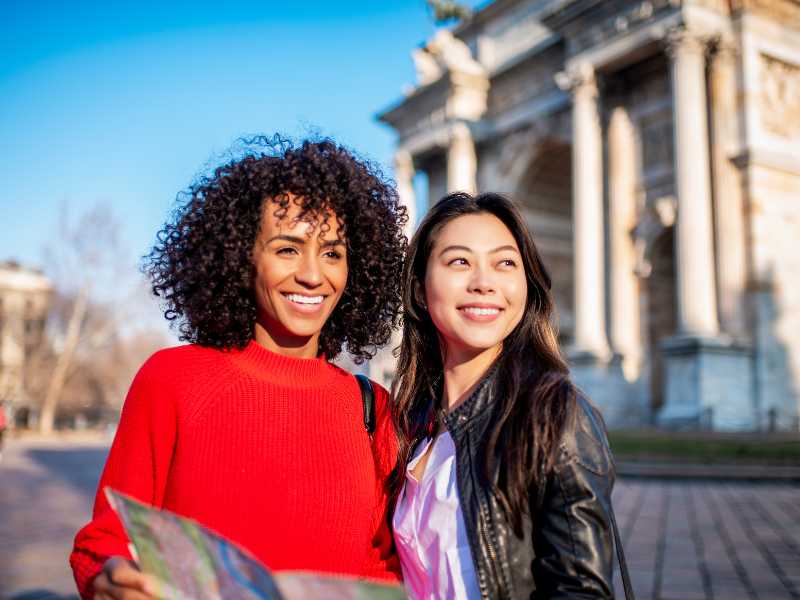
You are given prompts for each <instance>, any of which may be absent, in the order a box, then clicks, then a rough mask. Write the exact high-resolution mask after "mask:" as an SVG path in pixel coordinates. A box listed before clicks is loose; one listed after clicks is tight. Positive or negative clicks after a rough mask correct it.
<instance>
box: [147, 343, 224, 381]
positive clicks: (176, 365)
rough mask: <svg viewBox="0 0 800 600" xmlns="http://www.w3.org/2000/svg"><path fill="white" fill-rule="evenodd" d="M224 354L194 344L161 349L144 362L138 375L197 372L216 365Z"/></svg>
mask: <svg viewBox="0 0 800 600" xmlns="http://www.w3.org/2000/svg"><path fill="white" fill-rule="evenodd" d="M223 356H224V352H222V351H221V350H217V349H215V348H207V347H205V346H198V345H196V344H184V345H181V346H172V347H170V348H162V349H161V350H158V351H157V352H154V353H153V354H151V355H150V357H149V358H148V359H147V360H146V361H144V364H142V366H141V368H140V369H139V373H140V374H141V375H145V376H153V375H158V374H169V373H174V372H177V371H183V370H186V369H189V370H192V369H195V370H199V369H203V368H205V367H207V366H208V365H209V364H210V363H218V362H220V361H221V360H222V359H223Z"/></svg>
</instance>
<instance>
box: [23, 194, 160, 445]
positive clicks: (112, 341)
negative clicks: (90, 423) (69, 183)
mask: <svg viewBox="0 0 800 600" xmlns="http://www.w3.org/2000/svg"><path fill="white" fill-rule="evenodd" d="M129 256H130V253H129V252H126V249H125V248H124V246H123V244H122V243H121V241H120V237H119V221H118V220H117V218H116V217H115V216H114V215H113V213H112V211H111V209H110V208H109V207H108V206H107V205H98V206H96V207H94V208H92V209H90V210H88V211H87V212H85V213H84V214H82V215H80V216H79V217H78V218H77V219H74V220H73V219H72V218H71V217H70V214H69V212H68V210H66V209H64V210H62V214H61V217H60V219H59V225H58V232H57V234H56V235H55V236H54V237H53V238H52V240H51V242H50V244H48V247H47V248H46V270H47V272H48V274H49V275H50V278H51V279H52V281H53V283H54V285H55V288H56V293H55V298H54V303H53V309H52V310H51V313H50V317H49V319H48V324H47V328H46V334H45V338H46V339H45V343H42V344H41V345H40V346H39V348H38V350H37V352H36V353H35V354H34V356H33V357H32V360H31V363H30V368H29V369H28V377H27V379H28V381H27V387H28V391H29V394H30V395H31V396H32V397H34V398H41V409H40V412H39V430H40V431H41V432H42V433H50V432H51V431H52V430H53V428H54V426H55V423H56V416H57V413H59V412H66V413H68V414H70V415H72V416H73V417H75V416H79V415H80V416H83V417H85V416H86V415H87V414H88V415H89V416H92V415H94V416H95V417H96V418H98V419H100V418H102V414H101V413H102V411H103V410H104V409H108V408H111V407H115V406H118V405H119V404H120V403H121V402H122V399H123V397H124V392H125V389H126V388H127V386H128V384H129V383H130V380H131V378H132V375H133V372H134V371H135V369H136V368H137V367H138V365H140V364H141V363H142V362H143V361H144V359H145V358H146V357H147V355H149V354H150V353H152V351H153V350H154V349H156V348H158V347H160V346H163V345H164V344H165V342H166V341H167V337H166V334H165V333H164V332H165V330H164V332H162V331H161V330H159V328H158V327H157V326H156V325H155V323H154V319H153V318H152V316H153V315H155V305H154V303H152V302H148V301H145V300H144V298H145V296H146V295H147V290H146V287H145V286H144V282H143V281H142V280H141V278H140V277H138V271H137V269H136V266H135V265H134V264H131V263H132V261H131V260H130V259H129ZM148 312H149V315H148Z"/></svg>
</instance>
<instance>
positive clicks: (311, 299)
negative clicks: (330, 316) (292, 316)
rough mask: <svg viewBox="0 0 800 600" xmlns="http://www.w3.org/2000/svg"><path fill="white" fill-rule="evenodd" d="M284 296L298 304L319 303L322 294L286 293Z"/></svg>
mask: <svg viewBox="0 0 800 600" xmlns="http://www.w3.org/2000/svg"><path fill="white" fill-rule="evenodd" d="M286 297H287V298H288V299H289V300H291V301H292V302H297V303H298V304H319V303H320V302H322V296H303V295H301V294H286Z"/></svg>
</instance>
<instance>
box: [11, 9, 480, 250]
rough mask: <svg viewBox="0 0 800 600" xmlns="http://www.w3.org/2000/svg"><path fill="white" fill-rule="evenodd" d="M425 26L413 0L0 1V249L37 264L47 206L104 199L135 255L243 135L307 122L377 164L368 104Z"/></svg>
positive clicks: (378, 137)
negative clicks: (180, 195) (179, 196)
mask: <svg viewBox="0 0 800 600" xmlns="http://www.w3.org/2000/svg"><path fill="white" fill-rule="evenodd" d="M471 4H475V3H474V2H473V3H471ZM433 31H434V26H433V23H432V21H431V19H430V17H429V14H428V12H427V9H426V7H425V3H424V1H423V0H380V1H362V2H347V1H341V2H331V1H329V0H328V1H322V0H320V1H306V2H270V1H267V0H263V1H261V2H230V3H218V2H203V1H199V0H198V1H194V2H151V1H149V0H148V1H138V2H84V1H80V0H72V1H70V2H64V1H63V0H53V1H37V0H31V1H30V2H14V1H7V2H2V3H0V144H2V160H0V181H2V185H1V186H0V260H3V259H7V258H16V259H18V260H20V261H22V262H23V263H25V264H30V265H32V266H37V265H41V264H42V260H43V259H42V247H43V246H44V244H45V243H46V242H47V240H48V239H49V238H50V236H51V235H52V234H53V232H54V230H55V228H56V222H57V217H58V214H59V210H60V207H61V206H63V205H64V204H66V205H67V206H68V207H69V210H70V211H71V212H72V213H73V214H77V213H80V212H81V211H83V210H85V209H86V208H87V207H90V206H93V205H96V204H97V203H100V202H104V203H109V204H110V205H111V206H112V208H113V210H114V212H115V213H116V215H117V216H118V217H119V219H120V220H121V222H122V224H123V231H122V234H123V237H124V239H125V240H126V242H127V244H126V246H127V247H129V248H130V254H131V264H132V265H135V264H136V260H137V257H139V256H141V255H142V254H144V253H145V252H146V251H147V250H148V249H149V246H150V244H151V243H152V241H153V239H154V236H155V233H156V231H157V230H158V228H159V226H160V224H161V223H162V221H163V220H164V219H165V217H166V216H167V214H168V211H169V209H170V207H171V206H172V203H173V201H174V198H175V195H176V193H177V192H178V191H180V190H181V189H183V188H185V187H186V186H187V185H188V184H189V183H190V182H191V180H192V179H193V177H194V176H195V175H196V174H197V173H198V172H199V171H201V170H204V167H207V166H208V165H209V164H210V163H213V162H215V160H216V159H217V158H218V157H219V156H220V154H221V153H223V152H224V151H225V150H226V149H227V148H228V146H229V145H230V144H231V143H232V142H233V141H234V140H235V139H236V138H237V137H239V136H242V135H245V134H249V133H258V132H264V133H271V132H276V131H278V132H284V133H287V134H289V135H292V136H302V135H303V134H304V133H307V132H309V131H312V132H313V131H318V132H320V133H322V134H326V135H331V136H333V137H334V138H336V139H337V140H339V141H341V142H343V143H345V144H347V145H349V146H352V147H354V148H355V149H356V150H358V151H359V152H361V153H362V154H363V155H366V156H367V157H369V158H371V159H373V160H376V161H378V162H380V163H382V164H383V165H384V166H385V168H386V170H387V172H389V165H390V162H391V156H392V147H393V143H394V140H393V136H392V133H391V132H390V131H389V130H388V129H387V128H386V127H384V126H382V125H379V124H378V123H376V122H375V120H374V114H375V112H377V111H378V110H380V109H382V108H385V107H386V106H388V105H390V104H392V103H393V102H395V101H396V100H398V99H399V98H400V96H401V88H402V86H403V85H404V84H407V83H411V82H413V81H414V69H413V64H412V61H411V58H410V55H409V53H410V51H411V50H412V48H413V47H415V46H416V45H418V44H419V43H421V42H422V41H424V40H425V39H426V38H427V37H429V36H430V35H431V34H432V33H433Z"/></svg>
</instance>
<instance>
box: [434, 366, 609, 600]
mask: <svg viewBox="0 0 800 600" xmlns="http://www.w3.org/2000/svg"><path fill="white" fill-rule="evenodd" d="M493 379H494V375H492V374H490V375H489V376H488V377H487V378H486V379H485V380H484V381H483V382H482V383H481V384H479V385H478V387H477V388H476V390H475V391H474V392H473V393H472V394H471V396H470V397H469V398H468V399H467V400H466V401H465V402H464V403H462V404H461V405H460V406H458V407H457V408H456V409H455V410H454V411H452V412H451V413H449V414H448V415H447V416H446V418H445V425H446V427H447V429H448V431H449V432H450V435H451V437H452V438H453V441H454V443H455V447H456V465H457V466H456V479H457V483H458V492H459V499H460V501H461V508H462V510H463V512H464V521H465V523H466V528H467V537H468V539H469V545H470V550H471V553H472V559H473V562H474V565H475V573H476V576H477V579H478V585H479V587H480V590H481V594H482V596H483V598H485V599H487V600H489V599H491V600H494V599H502V598H508V599H516V598H536V599H544V598H548V599H550V598H613V597H614V593H613V587H612V579H611V578H612V553H613V542H612V539H613V538H612V526H611V510H612V509H611V489H612V487H613V485H614V477H615V470H614V463H613V459H612V457H611V451H610V449H609V446H608V440H607V437H606V430H605V424H604V422H603V419H602V417H601V416H600V413H599V412H598V411H597V409H596V408H594V407H593V406H592V405H591V404H590V403H589V402H588V401H587V400H586V399H585V398H582V397H579V399H578V410H577V415H576V419H575V420H574V426H571V427H569V428H568V431H567V432H566V434H565V435H564V441H563V442H562V444H561V450H560V455H559V459H558V462H557V464H556V467H555V469H554V471H553V472H552V473H551V474H550V475H549V476H548V477H547V479H546V481H547V484H546V486H543V487H542V489H532V490H531V492H530V502H531V506H532V507H534V513H533V514H535V515H537V516H536V517H535V519H536V521H535V523H532V522H531V519H530V518H526V519H525V520H524V527H523V529H524V535H523V537H522V538H519V537H517V536H516V535H515V534H514V532H513V530H512V529H511V528H510V526H509V525H508V524H507V523H506V522H505V520H504V518H503V512H502V509H501V507H500V505H499V503H498V501H497V498H496V497H495V496H494V495H493V494H492V492H491V489H490V486H487V485H484V484H482V483H481V481H485V477H484V476H483V473H484V465H483V458H482V453H481V449H482V444H483V442H484V440H485V439H486V438H487V437H488V434H489V432H490V426H491V423H492V421H493V415H494V410H493V409H494V408H495V405H496V403H494V402H493V401H492V395H493V393H494V391H493V388H494V385H493ZM537 507H538V509H537Z"/></svg>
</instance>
